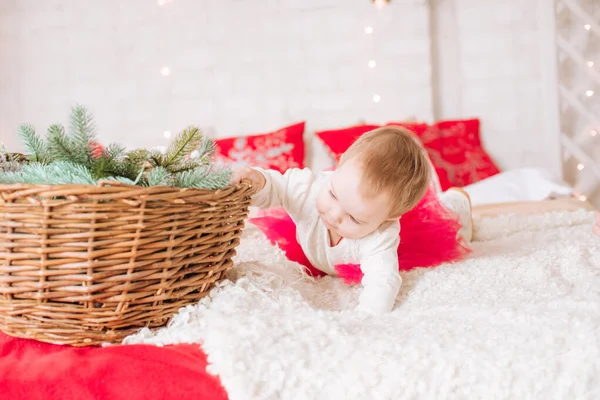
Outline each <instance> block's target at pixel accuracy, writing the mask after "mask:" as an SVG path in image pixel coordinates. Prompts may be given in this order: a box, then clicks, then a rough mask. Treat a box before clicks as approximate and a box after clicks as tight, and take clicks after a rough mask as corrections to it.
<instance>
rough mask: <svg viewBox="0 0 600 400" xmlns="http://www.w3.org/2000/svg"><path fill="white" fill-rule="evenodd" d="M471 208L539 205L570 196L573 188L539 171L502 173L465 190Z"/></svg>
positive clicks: (528, 169)
mask: <svg viewBox="0 0 600 400" xmlns="http://www.w3.org/2000/svg"><path fill="white" fill-rule="evenodd" d="M464 189H465V190H466V191H467V193H469V196H471V203H472V204H473V205H474V206H479V205H484V204H493V203H511V202H521V201H540V200H546V199H551V198H557V197H567V196H571V195H572V194H573V188H572V187H570V186H568V185H567V184H565V183H563V182H560V181H558V180H557V179H555V178H553V177H552V175H551V174H550V173H549V172H548V171H546V170H544V169H541V168H520V169H514V170H509V171H505V172H501V173H499V174H497V175H494V176H492V177H489V178H487V179H484V180H481V181H479V182H476V183H474V184H471V185H468V186H465V188H464Z"/></svg>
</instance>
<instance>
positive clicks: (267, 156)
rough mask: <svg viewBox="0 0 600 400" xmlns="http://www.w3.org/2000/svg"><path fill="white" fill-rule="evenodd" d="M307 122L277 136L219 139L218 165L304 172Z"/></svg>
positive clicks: (265, 134)
mask: <svg viewBox="0 0 600 400" xmlns="http://www.w3.org/2000/svg"><path fill="white" fill-rule="evenodd" d="M304 125H305V123H304V122H300V123H297V124H294V125H290V126H287V127H285V128H281V129H279V130H277V131H275V132H269V133H263V134H258V135H245V136H237V137H230V138H224V139H217V140H216V143H217V154H216V160H217V162H224V163H234V164H238V165H240V164H241V165H249V166H252V167H260V168H265V169H274V170H277V171H280V172H285V171H286V170H287V169H289V168H304V152H305V150H304Z"/></svg>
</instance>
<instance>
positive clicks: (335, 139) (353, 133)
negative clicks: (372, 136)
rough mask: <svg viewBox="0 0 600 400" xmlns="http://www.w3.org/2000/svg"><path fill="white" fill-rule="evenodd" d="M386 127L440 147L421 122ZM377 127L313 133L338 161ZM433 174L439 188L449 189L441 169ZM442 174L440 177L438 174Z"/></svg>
mask: <svg viewBox="0 0 600 400" xmlns="http://www.w3.org/2000/svg"><path fill="white" fill-rule="evenodd" d="M387 125H394V126H402V127H404V128H406V129H408V130H410V131H412V132H414V133H415V135H416V136H417V137H419V139H421V141H423V138H426V139H427V140H428V143H429V144H430V145H432V146H438V148H439V146H441V142H440V140H437V141H436V140H434V138H433V137H432V135H431V134H430V132H431V131H430V130H429V125H427V124H426V123H423V122H390V123H388V124H387ZM379 127H380V126H379V125H357V126H352V127H349V128H343V129H334V130H329V131H321V132H315V135H317V137H318V138H319V139H320V140H321V141H322V142H323V144H324V145H325V147H327V149H328V150H329V152H330V153H331V155H332V156H333V157H334V158H335V160H336V161H339V159H340V156H341V155H342V153H344V152H345V151H346V150H347V149H348V147H350V145H351V144H352V143H354V141H355V140H356V139H358V138H359V137H360V136H361V135H363V134H365V133H367V132H369V131H371V130H373V129H377V128H379ZM434 168H435V172H436V174H438V180H440V186H442V187H449V186H451V185H449V183H448V182H447V179H446V178H444V177H445V176H446V172H445V171H444V170H443V169H442V168H438V167H437V166H435V165H434ZM440 173H441V174H442V175H441V176H440V175H439V174H440Z"/></svg>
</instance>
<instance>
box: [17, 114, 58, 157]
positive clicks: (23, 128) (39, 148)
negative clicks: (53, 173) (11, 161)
mask: <svg viewBox="0 0 600 400" xmlns="http://www.w3.org/2000/svg"><path fill="white" fill-rule="evenodd" d="M17 135H19V137H20V138H21V140H22V141H23V143H24V144H25V146H26V147H27V150H28V152H29V153H30V157H31V161H35V162H41V163H47V162H50V156H49V154H48V147H47V146H46V143H44V140H43V139H42V138H40V137H39V136H38V135H37V134H36V133H35V128H34V127H33V125H31V124H22V125H20V126H19V127H18V128H17Z"/></svg>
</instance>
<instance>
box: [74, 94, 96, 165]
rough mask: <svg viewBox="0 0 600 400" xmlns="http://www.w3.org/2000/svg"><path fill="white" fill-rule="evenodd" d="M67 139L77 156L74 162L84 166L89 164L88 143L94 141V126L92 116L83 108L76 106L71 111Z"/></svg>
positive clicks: (90, 159)
mask: <svg viewBox="0 0 600 400" xmlns="http://www.w3.org/2000/svg"><path fill="white" fill-rule="evenodd" d="M69 139H70V142H71V143H72V145H73V153H74V154H75V155H76V156H77V160H74V161H76V162H78V163H80V164H86V165H87V164H89V163H91V161H92V159H93V157H92V151H91V149H90V143H92V142H94V141H95V140H96V126H95V124H94V119H93V118H92V115H91V114H90V113H88V111H87V110H86V109H85V107H83V106H80V105H76V106H74V107H73V108H72V110H71V117H70V123H69Z"/></svg>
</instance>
